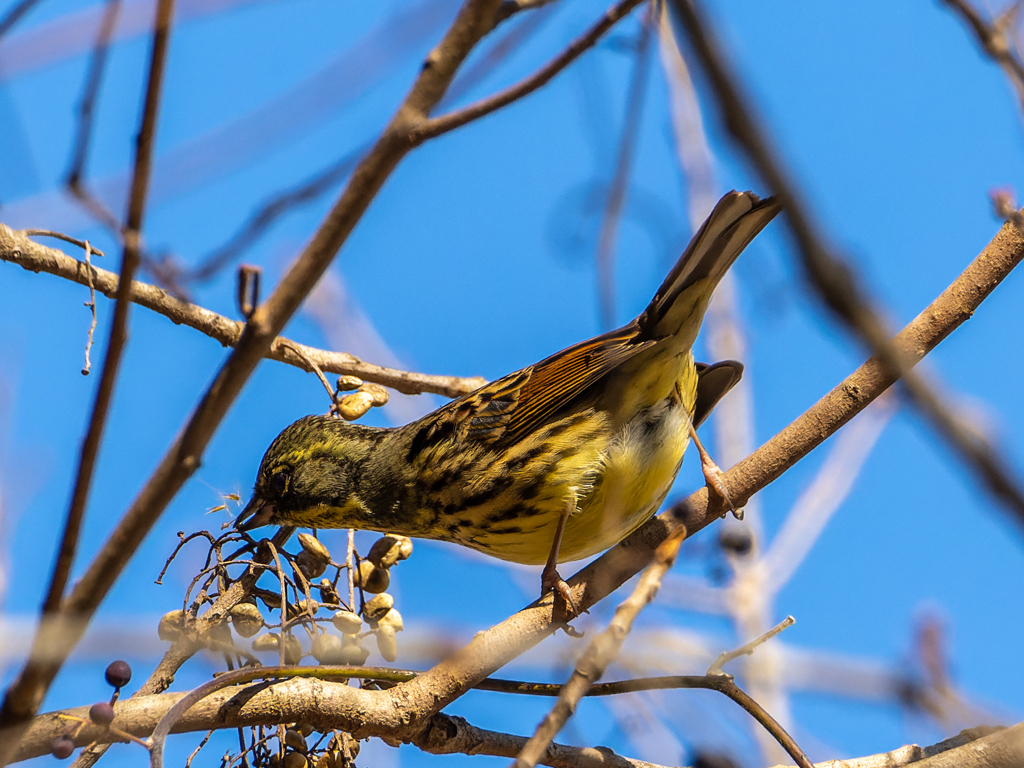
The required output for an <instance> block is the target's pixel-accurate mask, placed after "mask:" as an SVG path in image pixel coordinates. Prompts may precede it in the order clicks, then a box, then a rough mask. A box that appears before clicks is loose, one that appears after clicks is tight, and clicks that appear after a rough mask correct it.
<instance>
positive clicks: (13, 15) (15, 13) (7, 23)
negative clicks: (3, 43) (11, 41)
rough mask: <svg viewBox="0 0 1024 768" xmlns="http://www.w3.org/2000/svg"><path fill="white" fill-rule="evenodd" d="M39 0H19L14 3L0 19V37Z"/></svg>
mask: <svg viewBox="0 0 1024 768" xmlns="http://www.w3.org/2000/svg"><path fill="white" fill-rule="evenodd" d="M38 2H39V0H21V2H20V3H15V4H14V5H13V6H12V7H11V9H10V10H9V11H7V13H6V14H4V17H3V18H2V19H0V39H2V38H3V36H4V35H6V34H7V33H8V32H9V31H10V29H11V27H13V26H14V25H15V24H17V23H18V22H19V21H20V20H21V17H22V16H24V15H25V14H26V13H28V12H29V11H31V10H32V6H33V5H35V4H36V3H38Z"/></svg>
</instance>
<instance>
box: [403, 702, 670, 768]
mask: <svg viewBox="0 0 1024 768" xmlns="http://www.w3.org/2000/svg"><path fill="white" fill-rule="evenodd" d="M526 742H527V739H526V737H525V736H514V735H512V734H508V733H499V732H497V731H489V730H485V729H483V728H477V727H476V726H474V725H471V724H470V723H469V722H467V721H466V720H465V719H463V718H461V717H455V716H452V715H446V714H444V713H440V714H437V715H435V716H434V719H433V720H432V722H431V725H430V728H428V729H427V730H426V731H425V733H424V734H423V736H422V737H420V738H418V739H416V741H414V742H413V743H414V744H415V745H416V746H417V747H419V748H420V749H422V750H423V751H424V752H429V753H430V754H432V755H452V754H466V755H495V756H497V757H515V756H516V755H518V754H519V752H520V751H521V750H522V748H523V746H524V745H525V744H526ZM540 762H541V764H543V765H550V766H553V768H661V767H660V766H657V765H655V764H654V763H648V762H645V761H643V760H632V759H630V758H628V757H622V756H620V755H617V754H615V753H614V752H613V751H612V750H610V749H608V748H607V747H597V748H594V747H570V746H566V745H565V744H555V743H552V744H549V745H548V748H547V752H545V753H544V756H543V758H542V759H541V761H540Z"/></svg>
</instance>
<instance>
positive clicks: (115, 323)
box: [0, 0, 174, 763]
mask: <svg viewBox="0 0 1024 768" xmlns="http://www.w3.org/2000/svg"><path fill="white" fill-rule="evenodd" d="M173 14H174V0H160V2H159V4H158V6H157V12H156V20H155V21H154V26H153V48H152V51H151V53H150V62H149V72H148V76H147V79H146V95H145V106H144V108H143V112H142V124H141V126H140V128H139V133H138V140H137V145H136V154H135V166H134V172H133V174H132V190H131V199H130V204H129V207H128V213H127V217H126V220H125V227H124V240H125V244H124V251H123V254H122V257H121V274H122V275H124V276H125V279H124V281H123V282H122V284H121V285H120V286H119V287H118V290H117V294H116V302H117V303H116V304H115V307H114V318H113V320H112V322H111V326H110V336H109V340H108V342H107V350H106V356H105V358H104V361H103V373H102V374H101V376H100V381H99V385H98V386H97V389H96V399H95V401H94V402H93V409H92V414H91V415H90V418H89V427H88V430H87V432H86V436H85V440H84V441H83V443H82V448H81V451H80V454H79V464H78V471H77V475H76V478H75V486H74V491H73V493H72V497H71V504H70V507H69V509H68V513H67V519H66V521H65V524H64V531H63V534H62V536H61V542H60V549H59V551H58V553H57V559H56V562H55V563H54V566H53V572H52V576H51V578H50V585H49V587H48V589H47V592H46V597H45V599H44V601H43V606H42V621H41V623H40V628H39V630H38V631H37V633H36V636H35V638H34V640H33V643H32V651H31V653H30V660H29V661H28V663H27V664H26V665H25V667H24V668H23V669H22V670H21V673H20V674H19V675H18V677H17V678H16V679H15V681H14V682H13V683H12V684H11V686H10V687H9V688H8V689H7V691H6V693H5V695H4V700H3V706H2V707H0V729H4V728H6V727H8V726H11V725H14V724H16V723H25V722H27V721H28V719H29V718H31V717H32V716H33V715H34V714H35V713H36V711H37V710H38V708H39V702H40V700H41V699H42V694H43V693H44V692H45V691H46V689H47V687H48V683H49V681H48V680H47V672H46V668H47V667H48V666H49V663H48V662H42V661H37V662H34V661H33V659H40V658H42V657H44V656H45V655H46V654H47V653H48V649H49V648H50V645H51V643H52V642H53V641H54V635H55V634H56V633H57V632H59V630H57V632H55V631H54V628H55V627H59V625H60V624H61V622H60V621H57V622H55V623H50V622H49V619H50V618H51V617H57V618H60V617H61V616H62V615H64V616H73V617H75V618H78V615H77V614H76V613H71V614H65V613H64V612H63V611H62V605H61V603H62V600H63V596H64V589H65V587H66V585H67V579H68V574H69V573H70V572H71V565H72V562H73V561H74V557H75V553H76V551H77V549H78V536H79V532H80V530H81V526H82V519H83V517H84V516H85V507H86V504H87V502H88V499H89V490H90V487H91V485H92V478H93V473H94V470H95V467H96V460H97V457H98V455H99V449H100V444H101V442H102V440H103V432H104V429H105V427H106V421H107V414H108V413H109V410H110V403H111V402H112V400H113V397H114V386H115V383H116V381H117V376H118V372H119V370H120V365H121V359H122V353H123V351H124V347H125V345H126V344H127V342H128V315H129V311H130V309H131V298H130V294H131V283H132V277H133V276H134V274H135V271H136V270H137V269H138V267H139V261H140V256H139V242H140V240H141V236H142V235H141V232H142V220H143V215H144V213H145V202H146V195H147V192H148V190H149V174H150V169H151V164H152V156H153V137H154V135H155V134H156V121H157V113H158V111H159V106H160V93H161V90H162V87H163V75H164V65H165V62H166V59H167V44H168V38H169V35H170V29H171V18H172V16H173ZM2 758H3V754H2V752H0V763H3V762H4V760H3V759H2Z"/></svg>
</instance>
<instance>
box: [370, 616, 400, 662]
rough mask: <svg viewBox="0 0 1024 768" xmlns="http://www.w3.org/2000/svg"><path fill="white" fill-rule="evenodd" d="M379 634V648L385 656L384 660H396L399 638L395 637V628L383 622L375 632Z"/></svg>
mask: <svg viewBox="0 0 1024 768" xmlns="http://www.w3.org/2000/svg"><path fill="white" fill-rule="evenodd" d="M374 634H375V635H376V636H377V650H378V651H380V655H381V656H382V657H383V658H384V661H388V662H391V661H394V660H395V659H397V658H398V640H397V638H395V630H394V629H393V628H392V627H387V626H384V625H383V624H382V625H381V626H379V627H377V631H376V632H375V633H374Z"/></svg>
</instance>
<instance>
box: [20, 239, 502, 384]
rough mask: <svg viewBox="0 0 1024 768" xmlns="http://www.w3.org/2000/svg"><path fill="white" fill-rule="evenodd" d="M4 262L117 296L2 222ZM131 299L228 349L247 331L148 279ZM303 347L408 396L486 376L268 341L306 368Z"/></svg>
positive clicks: (332, 365) (97, 277)
mask: <svg viewBox="0 0 1024 768" xmlns="http://www.w3.org/2000/svg"><path fill="white" fill-rule="evenodd" d="M0 261H9V262H11V263H12V264H18V265H20V266H21V267H23V268H24V269H27V270H29V271H31V272H47V273H49V274H51V275H56V276H57V277H62V278H64V279H65V280H71V281H72V282H75V283H78V284H79V285H84V286H88V285H89V274H90V272H89V270H90V269H91V274H92V284H93V286H94V287H95V288H96V290H97V291H98V292H100V293H102V294H103V295H105V296H107V297H108V298H112V297H113V296H115V295H116V293H117V289H118V284H119V279H118V276H117V275H116V274H115V273H113V272H109V271H107V270H105V269H99V268H98V267H95V266H93V267H89V265H86V264H85V262H82V261H79V260H78V259H73V258H71V257H70V256H68V255H66V254H64V253H62V252H61V251H58V250H56V249H53V248H47V247H45V246H43V245H40V244H38V243H35V242H33V241H32V240H30V239H28V237H26V236H25V234H24V233H23V232H16V231H14V230H11V229H8V228H7V227H5V226H4V225H2V224H0ZM131 300H132V301H134V302H135V303H137V304H140V305H141V306H143V307H146V308H147V309H151V310H153V311H154V312H157V313H159V314H161V315H163V316H164V317H167V318H168V319H170V320H171V321H172V322H174V323H176V324H179V325H187V326H188V327H190V328H194V329H195V330H197V331H199V332H200V333H203V334H205V335H207V336H209V337H210V338H212V339H216V340H217V341H219V342H220V343H221V344H223V345H224V346H226V347H233V346H235V345H237V344H238V342H239V340H240V339H241V337H242V332H243V330H244V329H245V324H244V323H241V322H239V321H236V320H231V319H230V318H227V317H224V316H223V315H219V314H217V313H216V312H211V311H210V310H208V309H205V308H203V307H200V306H198V305H196V304H190V303H189V302H187V301H182V300H181V299H176V298H174V297H173V296H171V295H169V294H168V293H167V292H165V291H164V290H162V289H160V288H157V287H156V286H154V285H150V284H149V283H143V282H140V281H138V280H135V281H133V283H132V291H131ZM289 344H292V345H295V346H299V347H300V348H301V349H302V352H303V353H304V354H305V355H307V356H308V357H309V358H310V359H311V360H314V361H315V362H316V364H317V365H318V366H320V369H321V370H323V371H327V372H329V373H336V374H352V375H354V376H359V377H360V378H361V379H365V380H366V381H373V382H376V383H377V384H382V385H384V386H387V387H391V388H392V389H395V390H397V391H399V392H403V393H405V394H407V395H414V394H419V393H421V392H432V393H435V394H439V395H445V396H447V397H458V396H460V395H464V394H466V393H467V392H471V391H473V390H474V389H477V388H478V387H480V386H482V385H483V384H484V383H485V381H484V379H482V378H480V377H478V376H474V377H467V378H463V377H458V376H432V375H429V374H423V373H414V372H410V371H400V370H396V369H394V368H384V367H381V366H378V365H373V364H372V363H364V362H363V361H361V360H359V359H358V358H356V357H354V356H352V355H349V354H345V353H344V352H329V351H326V350H322V349H316V348H315V347H307V346H305V345H301V344H298V345H297V344H295V342H292V341H289V340H288V339H286V338H284V337H278V338H276V339H274V341H273V342H272V343H271V345H270V349H269V351H268V353H267V355H266V356H267V357H269V358H271V359H272V360H278V361H280V362H284V363H288V364H289V365H294V366H295V367H297V368H302V369H303V370H305V369H306V365H305V363H304V362H303V361H302V359H301V358H300V357H299V356H298V355H296V354H294V353H293V352H292V351H291V350H289V349H288V345H289Z"/></svg>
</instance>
